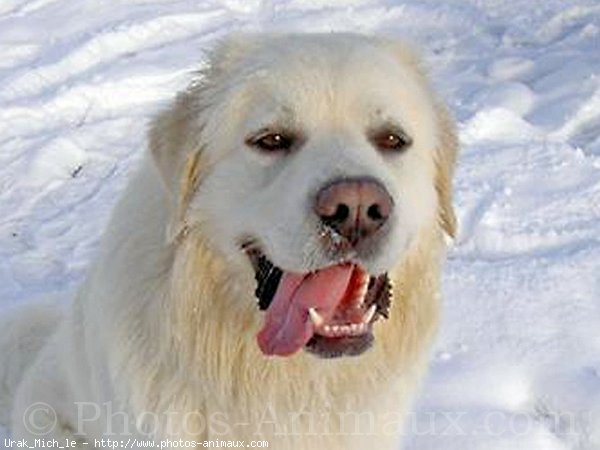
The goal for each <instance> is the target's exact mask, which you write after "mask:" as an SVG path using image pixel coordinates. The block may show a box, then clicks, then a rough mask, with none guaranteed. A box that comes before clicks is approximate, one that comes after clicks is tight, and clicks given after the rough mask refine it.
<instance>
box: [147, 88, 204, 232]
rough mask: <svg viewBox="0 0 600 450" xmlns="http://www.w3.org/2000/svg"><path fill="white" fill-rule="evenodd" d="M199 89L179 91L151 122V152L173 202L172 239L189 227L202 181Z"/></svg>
mask: <svg viewBox="0 0 600 450" xmlns="http://www.w3.org/2000/svg"><path fill="white" fill-rule="evenodd" d="M199 91H200V89H199V88H197V87H193V86H192V87H191V88H190V89H188V90H186V91H184V92H182V93H180V94H178V95H177V97H176V99H175V101H174V102H173V104H172V105H171V106H170V107H169V108H167V109H166V110H164V111H163V112H161V113H160V114H159V115H158V116H157V117H156V118H155V119H154V120H153V121H152V122H151V124H150V130H149V136H148V142H149V147H150V152H151V154H152V157H153V160H154V163H155V164H156V167H157V169H158V172H159V173H160V176H161V179H162V181H163V184H164V186H165V189H166V190H167V192H168V195H169V197H170V199H171V204H172V205H173V208H172V211H171V216H172V217H171V223H170V224H169V229H168V231H167V237H168V240H169V241H172V240H174V239H176V238H177V237H178V236H179V235H180V234H181V232H182V231H183V230H184V229H185V228H186V225H185V212H186V210H187V206H188V205H189V201H190V199H191V196H192V194H193V193H194V192H195V190H196V188H197V186H198V183H199V180H200V167H201V165H200V159H201V155H202V138H201V132H202V126H201V120H200V106H199V104H200V103H199V102H200V97H199V95H200V92H199Z"/></svg>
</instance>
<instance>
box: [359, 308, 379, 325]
mask: <svg viewBox="0 0 600 450" xmlns="http://www.w3.org/2000/svg"><path fill="white" fill-rule="evenodd" d="M376 310H377V305H371V307H370V308H369V309H368V311H367V312H366V314H365V315H364V316H363V319H362V321H363V323H364V324H367V323H369V322H371V320H373V317H375V311H376Z"/></svg>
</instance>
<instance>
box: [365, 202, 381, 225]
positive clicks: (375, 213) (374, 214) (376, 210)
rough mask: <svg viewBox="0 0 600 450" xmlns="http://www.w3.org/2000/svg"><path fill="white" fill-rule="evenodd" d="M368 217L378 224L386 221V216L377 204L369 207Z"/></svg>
mask: <svg viewBox="0 0 600 450" xmlns="http://www.w3.org/2000/svg"><path fill="white" fill-rule="evenodd" d="M367 217H368V218H369V219H371V220H374V221H377V222H379V221H381V220H383V219H384V216H383V214H382V213H381V208H380V206H379V205H378V204H377V203H375V204H373V205H371V206H369V208H368V209H367Z"/></svg>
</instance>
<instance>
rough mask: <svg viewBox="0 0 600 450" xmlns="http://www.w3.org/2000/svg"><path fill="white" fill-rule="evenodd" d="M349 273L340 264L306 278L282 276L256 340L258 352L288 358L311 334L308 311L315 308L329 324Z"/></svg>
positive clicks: (304, 276)
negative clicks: (258, 347) (259, 350)
mask: <svg viewBox="0 0 600 450" xmlns="http://www.w3.org/2000/svg"><path fill="white" fill-rule="evenodd" d="M353 271H354V266H352V265H350V264H344V265H339V266H333V267H328V268H327V269H323V270H319V271H317V272H314V273H311V274H309V275H306V274H299V273H293V272H284V274H283V276H282V277H281V281H280V282H279V287H278V288H277V292H276V293H275V297H274V298H273V302H272V303H271V306H269V309H268V310H267V313H266V317H265V323H264V326H263V328H262V330H260V332H259V333H258V336H257V339H258V345H259V346H260V349H261V350H262V352H263V353H264V354H265V355H279V356H288V355H291V354H293V353H295V352H297V351H298V350H300V349H301V348H302V347H304V346H305V345H306V343H307V342H308V341H309V340H310V338H311V337H312V335H313V332H314V330H313V325H312V322H311V320H310V318H309V317H308V309H309V308H316V309H317V310H318V311H319V313H320V314H321V315H322V316H323V317H324V318H325V319H326V320H329V319H330V318H331V317H332V316H333V313H334V311H335V308H336V307H337V306H338V305H339V303H340V302H341V301H342V299H343V298H344V294H345V293H346V290H347V288H348V284H349V283H350V279H351V277H352V272H353Z"/></svg>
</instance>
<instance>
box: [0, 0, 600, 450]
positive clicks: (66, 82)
mask: <svg viewBox="0 0 600 450" xmlns="http://www.w3.org/2000/svg"><path fill="white" fill-rule="evenodd" d="M241 29H245V30H269V31H272V30H290V29H293V30H305V31H326V30H358V31H364V32H386V33H393V34H397V35H403V36H408V37H409V38H411V39H412V40H413V41H415V42H416V43H418V44H419V45H420V46H421V47H422V48H423V49H424V52H425V55H426V57H427V60H428V62H429V65H430V67H431V71H432V75H433V77H434V80H435V82H436V84H437V86H438V87H439V89H440V90H441V92H442V93H443V94H444V95H445V97H446V98H447V100H448V102H449V104H450V105H451V107H452V109H453V111H454V112H455V115H456V117H457V119H458V121H459V123H460V130H461V139H462V142H463V153H462V157H461V160H460V168H459V171H458V177H457V181H456V192H457V196H456V202H457V206H458V212H459V216H460V220H461V224H462V231H461V235H460V237H459V239H458V241H457V243H456V246H455V248H454V250H453V251H452V253H451V255H450V260H449V263H448V265H447V270H446V272H445V307H444V308H445V315H444V325H443V328H442V330H441V334H440V339H439V343H438V344H437V348H436V350H435V353H434V358H433V364H432V372H431V375H430V377H429V379H428V381H427V383H426V384H425V386H424V390H423V396H422V398H421V400H420V402H419V404H418V408H417V410H416V411H415V415H414V416H413V417H411V420H410V421H409V424H408V428H407V431H406V436H405V442H406V444H407V446H408V448H410V449H412V450H427V449H435V450H439V449H443V450H453V449H460V450H475V449H477V450H479V449H482V450H500V449H511V450H521V449H522V450H559V449H561V450H562V449H586V450H588V449H600V332H599V330H600V277H599V276H598V273H600V4H598V2H597V1H596V0H588V1H586V0H545V1H541V0H539V1H534V0H512V1H511V0H467V1H465V0H444V1H443V2H442V1H435V0H407V1H405V2H398V1H392V0H371V1H369V0H353V1H342V0H338V1H335V0H311V1H300V0H288V1H277V2H276V1H269V0H264V1H263V0H247V1H242V0H221V1H217V0H212V1H210V0H207V1H192V0H128V1H113V2H99V1H95V0H77V1H71V0H28V1H25V0H1V1H0V55H1V57H0V212H1V216H0V299H1V300H0V304H1V305H2V308H6V307H8V306H10V305H13V304H16V303H18V302H23V301H26V300H27V299H28V298H30V297H32V296H33V295H36V294H38V293H41V292H45V291H48V290H55V289H65V288H72V287H73V286H75V285H77V283H79V282H80V281H81V279H82V276H83V274H84V272H85V269H86V266H87V265H88V263H89V261H90V259H91V257H92V256H93V253H94V250H95V248H96V245H97V242H98V238H99V236H100V233H101V230H102V228H103V225H104V224H105V222H106V220H107V217H108V214H109V212H110V209H111V206H112V204H113V202H114V200H115V197H116V195H117V194H118V192H119V190H120V189H121V188H122V187H123V184H124V182H125V180H126V178H127V175H128V173H130V171H131V170H132V168H133V167H134V166H135V161H136V160H137V159H138V157H139V155H140V152H141V151H142V149H143V147H144V131H145V123H146V121H147V119H148V117H149V116H151V114H152V113H153V112H154V111H156V110H157V108H158V107H159V106H160V105H161V104H162V102H164V101H165V100H167V99H168V98H170V97H171V96H172V94H173V92H174V91H175V90H176V89H178V88H180V87H182V86H183V85H184V84H185V82H186V80H187V79H188V72H189V71H190V70H191V69H194V68H197V67H198V64H199V62H200V61H201V58H202V49H203V48H204V47H205V46H206V45H207V44H210V42H212V41H213V40H214V39H215V38H218V37H219V36H222V35H223V34H225V33H227V32H228V31H231V30H241ZM0 434H1V432H0ZM0 442H1V441H0Z"/></svg>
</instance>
